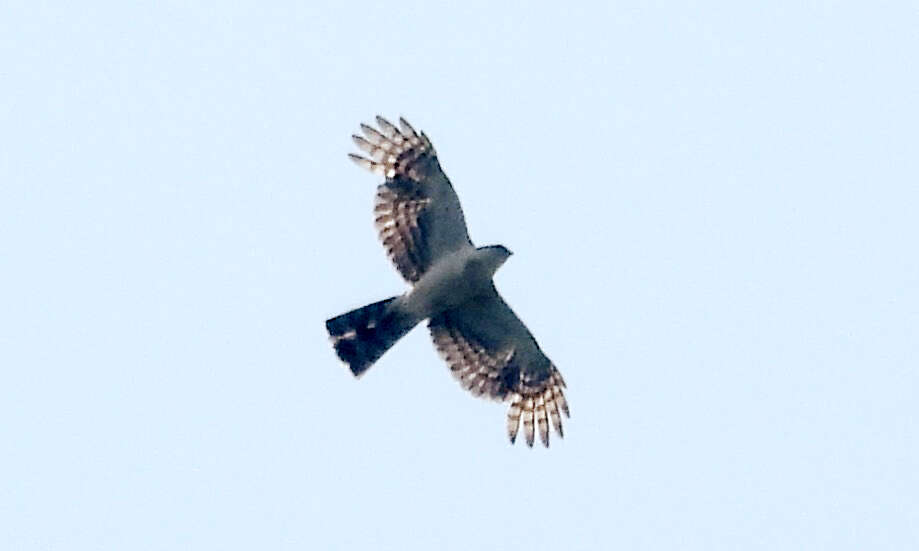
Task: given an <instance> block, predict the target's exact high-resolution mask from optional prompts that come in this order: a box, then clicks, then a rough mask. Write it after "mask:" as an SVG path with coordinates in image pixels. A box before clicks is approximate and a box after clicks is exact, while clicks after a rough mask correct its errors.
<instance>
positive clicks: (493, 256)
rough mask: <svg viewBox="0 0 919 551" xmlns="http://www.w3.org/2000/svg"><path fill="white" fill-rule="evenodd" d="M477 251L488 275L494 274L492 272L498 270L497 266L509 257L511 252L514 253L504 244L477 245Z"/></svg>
mask: <svg viewBox="0 0 919 551" xmlns="http://www.w3.org/2000/svg"><path fill="white" fill-rule="evenodd" d="M477 252H478V254H479V258H481V259H482V263H483V264H484V265H485V267H486V269H487V271H488V274H489V275H494V273H495V272H497V271H498V268H500V267H501V265H502V264H504V263H505V262H507V259H508V258H510V256H511V255H512V254H514V253H512V252H511V251H510V249H508V248H507V247H505V246H504V245H489V246H487V247H479V248H478V250H477Z"/></svg>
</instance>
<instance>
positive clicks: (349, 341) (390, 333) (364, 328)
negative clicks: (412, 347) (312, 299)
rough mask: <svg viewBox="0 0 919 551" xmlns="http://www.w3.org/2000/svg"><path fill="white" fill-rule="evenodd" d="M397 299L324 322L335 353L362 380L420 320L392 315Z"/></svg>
mask: <svg viewBox="0 0 919 551" xmlns="http://www.w3.org/2000/svg"><path fill="white" fill-rule="evenodd" d="M396 298H397V297H390V298H388V299H386V300H381V301H380V302H374V303H373V304H368V305H367V306H364V307H361V308H358V309H356V310H351V311H350V312H347V313H344V314H342V315H340V316H337V317H334V318H332V319H330V320H327V321H326V322H325V328H326V329H327V330H328V332H329V336H330V337H331V338H332V344H333V345H334V346H335V352H336V353H337V354H338V357H339V358H341V360H342V361H343V362H345V363H346V364H348V367H349V368H350V369H351V373H353V374H354V376H355V377H360V376H361V375H363V374H364V372H365V371H367V370H368V369H369V368H370V366H372V365H373V364H374V362H376V361H377V360H379V359H380V356H382V355H383V353H384V352H386V351H387V350H389V349H390V348H391V347H392V345H394V344H396V341H398V340H399V339H401V338H402V337H404V336H405V334H406V333H408V332H409V331H411V330H412V328H413V327H415V325H417V323H418V321H419V320H416V319H411V318H410V317H408V316H405V315H403V314H401V313H400V312H395V311H393V309H392V308H390V304H391V303H392V302H393V301H394V300H396Z"/></svg>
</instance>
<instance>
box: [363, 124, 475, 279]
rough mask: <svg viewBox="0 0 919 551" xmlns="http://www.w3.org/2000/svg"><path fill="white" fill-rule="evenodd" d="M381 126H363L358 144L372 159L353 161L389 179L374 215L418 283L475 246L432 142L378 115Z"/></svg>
mask: <svg viewBox="0 0 919 551" xmlns="http://www.w3.org/2000/svg"><path fill="white" fill-rule="evenodd" d="M376 120H377V125H378V126H379V128H380V129H379V130H376V129H374V128H373V127H371V126H368V125H366V124H362V125H361V130H362V131H363V133H364V136H363V137H362V136H358V135H354V136H352V137H353V138H354V143H356V144H357V146H358V147H359V148H360V149H361V150H362V151H363V152H364V153H366V154H367V155H368V157H369V158H364V157H361V156H360V155H355V154H353V153H352V154H350V155H349V156H350V157H351V159H352V160H353V161H354V162H356V163H357V164H359V165H360V166H362V167H364V168H366V169H367V170H370V171H371V172H373V173H375V174H378V175H380V176H383V177H384V178H386V182H385V183H383V184H382V185H380V186H379V187H378V188H377V197H376V205H375V207H374V216H375V222H376V227H377V231H379V233H380V239H381V240H382V241H383V246H384V247H385V249H386V252H387V254H388V255H389V257H390V258H391V259H392V261H393V263H394V264H395V265H396V269H398V270H399V273H401V274H402V277H404V278H405V279H406V280H408V281H411V282H415V281H418V280H419V279H420V278H421V276H422V275H423V274H424V272H425V271H427V269H428V268H429V267H430V266H431V265H432V264H434V262H436V261H437V259H439V258H440V257H442V256H444V255H446V254H449V253H451V252H453V251H456V250H458V249H460V248H462V247H471V246H472V242H471V241H470V240H469V233H468V232H467V231H466V220H465V219H464V218H463V210H462V208H461V207H460V202H459V198H457V196H456V192H454V191H453V186H452V185H450V180H448V179H447V175H446V174H444V172H443V170H441V168H440V163H438V162H437V153H436V152H435V151H434V147H433V146H432V145H431V141H430V140H429V139H428V137H427V136H425V134H424V132H421V133H420V134H419V133H418V132H415V129H414V128H412V127H411V125H409V124H408V122H406V121H405V119H399V126H400V127H401V128H397V127H396V126H395V125H393V124H392V123H390V122H389V121H387V120H386V119H384V118H383V117H377V119H376Z"/></svg>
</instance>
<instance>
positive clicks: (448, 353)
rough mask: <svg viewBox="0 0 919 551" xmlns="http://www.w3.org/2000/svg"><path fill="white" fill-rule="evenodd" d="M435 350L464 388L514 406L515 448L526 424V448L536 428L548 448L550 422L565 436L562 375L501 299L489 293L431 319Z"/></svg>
mask: <svg viewBox="0 0 919 551" xmlns="http://www.w3.org/2000/svg"><path fill="white" fill-rule="evenodd" d="M428 327H429V329H430V330H431V336H432V337H433V339H434V346H435V347H436V348H437V350H438V352H440V354H441V356H442V357H443V358H444V359H445V360H446V362H447V364H448V365H449V366H450V371H452V372H453V375H454V376H455V377H456V378H457V379H459V380H460V382H461V383H462V385H463V386H464V387H465V388H466V389H467V390H469V391H471V392H472V393H473V394H475V395H476V396H483V395H484V396H488V397H491V398H495V399H498V400H505V401H507V400H509V401H510V403H511V405H510V409H509V410H508V413H507V431H508V436H509V437H510V439H511V442H514V440H515V439H516V438H517V431H518V429H519V427H520V423H521V420H522V422H523V431H524V436H525V437H526V442H527V445H529V446H532V445H533V441H534V438H535V437H534V424H535V428H538V429H539V436H540V439H541V440H542V442H543V444H545V445H546V446H548V445H549V420H550V419H551V422H552V425H553V426H554V427H555V431H556V432H557V433H558V435H559V436H562V435H563V433H562V419H561V414H562V413H563V414H564V415H565V416H566V417H568V416H569V413H568V403H567V401H566V400H565V395H564V394H563V392H562V389H563V388H564V387H565V382H564V380H562V376H561V374H560V373H559V372H558V370H557V369H556V368H555V366H554V365H553V364H552V362H551V361H550V360H549V358H547V357H546V355H545V354H543V352H542V350H540V349H539V345H538V344H536V340H535V339H534V338H533V335H531V334H530V332H529V330H527V328H526V326H525V325H524V324H523V322H522V321H520V319H519V318H518V317H517V316H516V314H514V312H513V311H512V310H511V309H510V307H509V306H508V305H507V304H506V303H505V302H504V300H502V299H501V296H500V295H499V294H498V291H497V290H496V289H495V288H494V286H492V287H491V289H490V290H489V292H487V293H485V294H483V295H481V296H479V297H477V298H475V299H473V300H470V301H468V302H466V303H465V304H463V305H462V306H460V307H458V308H454V309H452V310H447V311H446V312H443V313H441V314H438V315H436V316H434V317H433V318H431V320H430V322H429V323H428Z"/></svg>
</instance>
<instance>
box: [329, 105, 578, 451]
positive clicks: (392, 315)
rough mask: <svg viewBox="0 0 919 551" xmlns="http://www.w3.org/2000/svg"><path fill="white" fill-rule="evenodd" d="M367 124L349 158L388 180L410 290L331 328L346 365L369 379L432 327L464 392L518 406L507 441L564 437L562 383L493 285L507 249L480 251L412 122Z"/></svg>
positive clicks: (385, 209) (387, 217) (384, 212)
mask: <svg viewBox="0 0 919 551" xmlns="http://www.w3.org/2000/svg"><path fill="white" fill-rule="evenodd" d="M376 122H377V126H378V129H377V128H373V127H372V126H369V125H366V124H361V131H362V133H363V136H358V135H354V136H352V138H353V139H354V143H355V144H357V147H358V148H360V150H361V151H363V152H364V154H365V156H361V155H356V154H353V153H351V154H349V157H350V158H351V159H352V160H353V161H354V162H355V163H357V164H358V165H359V166H362V167H364V168H365V169H367V170H369V171H371V172H373V173H374V174H377V175H378V176H381V177H383V178H384V179H385V181H384V182H383V183H382V184H380V186H379V187H378V188H377V194H376V203H375V206H374V217H375V224H376V228H377V231H378V232H379V235H380V239H381V240H382V241H383V247H384V248H385V249H386V252H387V254H388V256H389V258H390V259H391V260H392V262H393V264H395V266H396V269H397V270H398V271H399V273H400V274H402V277H403V278H405V280H406V281H407V282H409V283H410V284H411V289H410V290H409V291H408V292H406V293H405V294H403V295H400V296H394V297H390V298H387V299H385V300H381V301H379V302H375V303H373V304H368V305H367V306H364V307H361V308H358V309H356V310H352V311H350V312H347V313H345V314H342V315H340V316H337V317H334V318H331V319H329V320H327V321H326V329H327V330H328V332H329V336H330V338H331V340H332V343H333V345H334V347H335V351H336V353H337V354H338V357H339V358H341V360H342V361H344V362H345V363H347V364H348V367H349V368H350V369H351V373H353V374H354V376H355V377H360V376H361V375H362V374H363V373H364V372H365V371H367V369H369V368H370V366H372V365H373V364H374V362H376V361H377V360H378V359H379V358H380V356H382V355H383V353H384V352H386V351H387V350H389V348H390V347H392V346H393V345H394V344H395V343H396V341H398V340H399V339H400V338H402V337H403V336H405V334H406V333H408V332H409V331H410V330H411V329H412V328H413V327H415V326H416V325H417V324H418V323H420V322H422V321H424V320H427V321H428V329H429V330H430V332H431V337H432V338H433V340H434V346H435V347H436V348H437V351H438V352H439V353H440V355H441V356H442V357H443V359H444V360H445V361H446V362H447V364H448V365H449V367H450V371H451V372H452V373H453V375H454V376H455V377H456V378H457V379H458V380H459V381H460V382H461V384H462V385H463V387H464V388H466V389H467V390H469V391H471V392H472V393H473V394H474V395H476V396H485V397H489V398H492V399H496V400H501V401H507V402H510V408H509V409H508V412H507V434H508V436H509V438H510V441H511V443H513V442H514V441H515V440H516V438H517V433H518V430H519V427H520V425H521V424H522V425H523V433H524V437H525V439H526V443H527V445H529V446H531V447H532V446H533V441H534V439H535V432H536V430H537V429H538V431H539V436H540V440H541V441H542V443H543V444H544V445H545V446H547V447H548V445H549V424H550V421H551V424H552V426H553V427H554V428H555V431H556V433H558V435H559V436H560V437H561V436H563V432H562V419H561V416H562V414H564V415H565V417H568V416H569V413H568V403H567V401H566V400H565V395H564V394H563V392H562V389H563V388H564V387H565V382H564V380H562V376H561V374H560V373H559V372H558V370H557V369H556V368H555V366H554V365H553V364H552V362H551V361H550V360H549V358H547V357H546V355H545V354H544V353H543V351H542V350H541V349H540V348H539V345H538V344H537V343H536V339H534V338H533V335H532V334H530V331H529V330H528V329H527V328H526V326H525V325H524V324H523V322H522V321H520V319H519V318H518V317H517V316H516V315H515V314H514V312H513V311H512V310H511V309H510V307H509V306H508V305H507V304H506V303H505V302H504V300H503V299H502V298H501V295H499V294H498V291H497V289H495V285H494V282H493V281H492V277H493V276H494V274H495V272H496V271H497V269H498V268H499V267H501V265H502V264H504V262H505V261H506V260H507V259H508V257H509V256H510V255H511V252H510V251H509V250H508V249H507V248H506V247H504V246H503V245H489V246H486V247H476V246H475V245H473V243H472V241H471V240H470V239H469V233H468V231H467V229H466V221H465V219H464V217H463V211H462V208H460V202H459V198H458V197H457V196H456V192H455V191H454V190H453V186H452V185H451V184H450V180H448V179H447V175H446V174H444V172H443V170H442V169H441V167H440V163H439V162H438V160H437V153H436V152H435V151H434V147H433V146H432V145H431V141H430V140H429V139H428V137H427V136H426V135H425V134H424V132H416V131H415V129H414V128H412V127H411V125H409V123H408V122H406V121H405V119H401V118H400V119H399V126H398V127H397V126H396V125H394V124H392V123H390V122H389V121H387V120H386V119H384V118H383V117H379V116H378V117H377V118H376Z"/></svg>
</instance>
